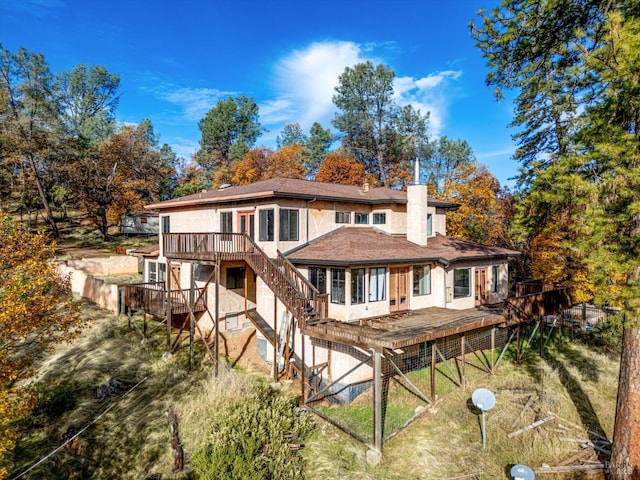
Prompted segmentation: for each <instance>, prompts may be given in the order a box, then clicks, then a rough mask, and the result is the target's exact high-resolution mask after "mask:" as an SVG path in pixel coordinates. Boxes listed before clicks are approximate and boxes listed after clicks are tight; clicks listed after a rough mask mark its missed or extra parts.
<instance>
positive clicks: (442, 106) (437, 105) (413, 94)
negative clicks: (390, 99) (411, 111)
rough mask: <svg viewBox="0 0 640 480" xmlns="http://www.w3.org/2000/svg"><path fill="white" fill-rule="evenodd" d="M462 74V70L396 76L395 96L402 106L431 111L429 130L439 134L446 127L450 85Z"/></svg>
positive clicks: (434, 134)
mask: <svg viewBox="0 0 640 480" xmlns="http://www.w3.org/2000/svg"><path fill="white" fill-rule="evenodd" d="M461 75H462V71H460V70H445V71H443V72H435V73H431V74H429V75H427V76H426V77H421V78H414V77H396V79H395V82H394V85H393V87H394V97H395V99H396V101H397V102H398V104H399V105H400V106H404V105H411V106H413V107H414V108H415V109H417V110H420V111H421V112H422V113H423V114H424V113H427V112H429V131H430V133H431V135H432V136H438V135H439V134H440V132H441V131H442V129H443V128H444V124H445V120H446V116H447V109H448V108H449V103H450V99H449V97H448V96H447V88H448V86H449V85H450V84H451V83H452V82H453V81H455V80H457V79H458V78H460V76H461Z"/></svg>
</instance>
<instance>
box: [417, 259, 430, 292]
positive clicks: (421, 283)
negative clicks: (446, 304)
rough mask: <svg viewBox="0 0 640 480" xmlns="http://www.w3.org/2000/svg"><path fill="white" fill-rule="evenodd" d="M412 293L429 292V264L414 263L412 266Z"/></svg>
mask: <svg viewBox="0 0 640 480" xmlns="http://www.w3.org/2000/svg"><path fill="white" fill-rule="evenodd" d="M413 294H414V295H430V294H431V266H430V265H414V267H413Z"/></svg>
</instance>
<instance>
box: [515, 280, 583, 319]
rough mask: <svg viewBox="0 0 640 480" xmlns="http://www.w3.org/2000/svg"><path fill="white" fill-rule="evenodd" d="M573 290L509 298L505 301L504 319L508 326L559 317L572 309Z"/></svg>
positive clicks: (563, 288)
mask: <svg viewBox="0 0 640 480" xmlns="http://www.w3.org/2000/svg"><path fill="white" fill-rule="evenodd" d="M571 305H572V302H571V288H570V287H562V288H557V289H555V290H547V291H544V292H538V293H530V294H528V295H521V296H519V297H509V298H507V299H506V300H505V301H504V310H503V311H504V313H503V314H504V317H505V318H506V319H507V323H508V324H516V323H520V322H530V321H532V320H536V319H540V318H543V317H545V316H547V315H558V314H560V313H562V311H564V310H566V309H567V308H569V307H571Z"/></svg>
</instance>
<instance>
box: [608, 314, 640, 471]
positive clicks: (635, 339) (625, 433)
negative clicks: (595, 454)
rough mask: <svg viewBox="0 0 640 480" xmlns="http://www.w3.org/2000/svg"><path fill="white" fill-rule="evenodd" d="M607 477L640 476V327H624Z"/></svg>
mask: <svg viewBox="0 0 640 480" xmlns="http://www.w3.org/2000/svg"><path fill="white" fill-rule="evenodd" d="M607 478H608V480H630V479H632V480H635V479H640V327H637V326H635V325H634V326H633V327H627V328H625V329H624V333H623V335H622V352H621V354H620V378H619V380H618V399H617V404H616V419H615V425H614V430H613V446H612V448H611V463H610V464H609V469H608V474H607Z"/></svg>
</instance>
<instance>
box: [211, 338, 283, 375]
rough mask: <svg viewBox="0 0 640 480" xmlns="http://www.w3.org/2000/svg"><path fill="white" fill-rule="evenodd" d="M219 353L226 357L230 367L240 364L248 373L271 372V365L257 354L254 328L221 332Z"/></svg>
mask: <svg viewBox="0 0 640 480" xmlns="http://www.w3.org/2000/svg"><path fill="white" fill-rule="evenodd" d="M220 336H221V339H220V354H221V355H224V356H225V357H227V358H228V360H229V364H230V365H231V367H236V366H240V367H242V368H244V369H246V370H247V371H248V372H250V373H262V374H265V375H270V374H271V365H269V364H268V363H267V362H265V361H264V360H263V359H262V357H260V355H258V348H257V346H258V342H257V338H256V329H255V328H247V329H245V330H242V331H240V332H221V334H220Z"/></svg>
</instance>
